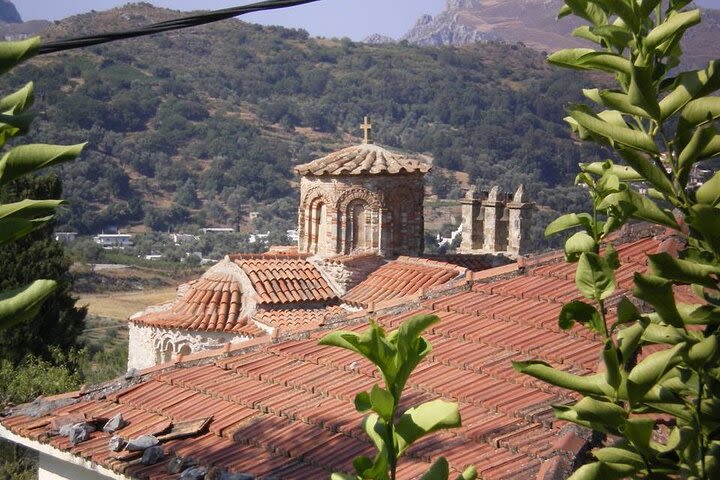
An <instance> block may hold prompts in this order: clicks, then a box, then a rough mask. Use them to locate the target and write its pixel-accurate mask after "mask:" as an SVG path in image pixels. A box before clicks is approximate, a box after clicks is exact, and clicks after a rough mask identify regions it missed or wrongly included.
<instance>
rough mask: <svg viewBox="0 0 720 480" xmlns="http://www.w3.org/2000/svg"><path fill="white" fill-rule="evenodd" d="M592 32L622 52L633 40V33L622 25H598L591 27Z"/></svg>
mask: <svg viewBox="0 0 720 480" xmlns="http://www.w3.org/2000/svg"><path fill="white" fill-rule="evenodd" d="M590 32H591V33H593V34H594V35H596V36H598V37H600V38H602V39H603V40H604V41H605V43H606V44H607V45H609V46H613V47H615V48H617V49H618V50H620V51H622V50H624V49H625V48H626V47H627V44H628V43H630V41H631V40H632V33H630V32H629V31H628V29H627V28H625V27H622V26H620V25H598V26H596V27H590Z"/></svg>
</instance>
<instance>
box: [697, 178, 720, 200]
mask: <svg viewBox="0 0 720 480" xmlns="http://www.w3.org/2000/svg"><path fill="white" fill-rule="evenodd" d="M695 199H696V200H697V201H698V203H703V204H705V205H711V206H716V205H717V204H718V203H720V172H715V174H714V175H713V176H712V178H711V179H710V180H708V181H707V182H705V183H704V184H702V185H701V186H700V188H698V190H697V192H695Z"/></svg>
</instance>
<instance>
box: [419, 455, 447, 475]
mask: <svg viewBox="0 0 720 480" xmlns="http://www.w3.org/2000/svg"><path fill="white" fill-rule="evenodd" d="M449 475H450V466H449V465H448V462H447V460H445V457H440V458H438V459H437V460H435V463H433V464H432V465H431V466H430V469H429V470H428V471H427V472H426V473H425V475H423V476H422V477H420V480H447V478H448V476H449Z"/></svg>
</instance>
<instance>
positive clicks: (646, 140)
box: [570, 110, 658, 153]
mask: <svg viewBox="0 0 720 480" xmlns="http://www.w3.org/2000/svg"><path fill="white" fill-rule="evenodd" d="M570 116H571V117H572V118H573V119H574V120H575V121H576V122H577V123H578V124H579V125H580V126H582V127H583V128H586V129H587V130H589V131H591V132H593V133H595V134H597V135H600V136H601V137H604V138H606V139H607V140H608V141H610V142H611V143H612V144H616V143H617V144H620V145H623V146H626V147H630V148H634V149H636V150H641V151H644V152H648V153H658V148H657V145H655V140H653V138H652V137H651V136H650V135H648V134H646V133H643V132H641V131H639V130H633V129H631V128H627V127H620V126H618V125H614V124H611V123H609V122H606V121H604V120H602V119H600V118H598V117H597V116H593V115H590V114H587V113H585V112H581V111H579V110H575V111H573V112H571V113H570Z"/></svg>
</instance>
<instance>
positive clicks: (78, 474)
mask: <svg viewBox="0 0 720 480" xmlns="http://www.w3.org/2000/svg"><path fill="white" fill-rule="evenodd" d="M37 478H38V480H110V479H111V478H113V477H108V476H106V475H103V474H102V473H100V472H97V471H93V470H88V469H87V468H83V467H81V466H79V465H75V464H73V463H69V462H67V461H63V460H60V459H58V458H55V457H52V456H50V455H47V454H45V453H40V462H39V464H38V477H37Z"/></svg>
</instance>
